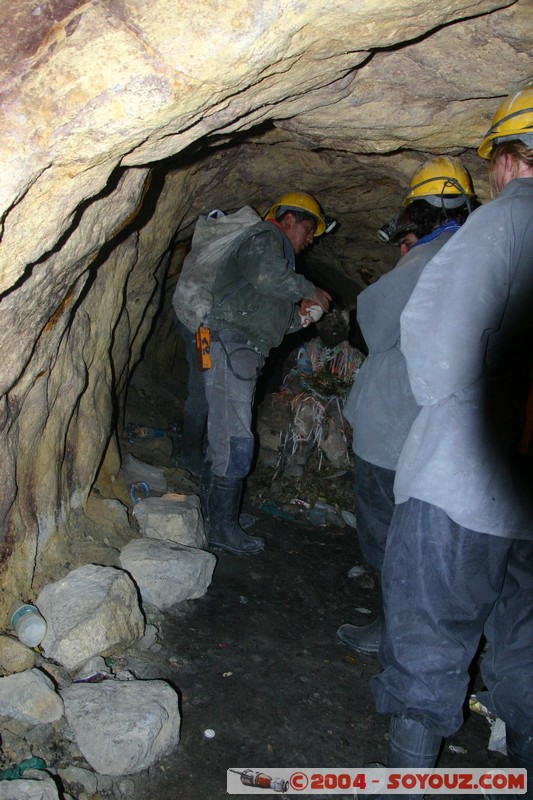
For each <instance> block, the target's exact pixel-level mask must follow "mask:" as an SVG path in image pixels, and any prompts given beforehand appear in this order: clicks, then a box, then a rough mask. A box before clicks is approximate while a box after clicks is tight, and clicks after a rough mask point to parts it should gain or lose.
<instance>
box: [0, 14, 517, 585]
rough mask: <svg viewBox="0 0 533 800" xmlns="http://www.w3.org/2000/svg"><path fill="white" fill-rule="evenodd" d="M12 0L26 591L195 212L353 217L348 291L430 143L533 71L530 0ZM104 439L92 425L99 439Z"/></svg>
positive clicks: (465, 147)
mask: <svg viewBox="0 0 533 800" xmlns="http://www.w3.org/2000/svg"><path fill="white" fill-rule="evenodd" d="M10 5H11V4H7V3H4V4H3V6H2V7H1V8H0V23H1V24H0V39H1V47H0V53H1V55H0V67H1V92H2V117H3V129H2V137H1V139H0V150H1V154H2V170H1V171H0V209H1V216H0V225H1V228H0V234H1V240H0V298H1V303H2V328H1V329H0V337H1V339H0V341H1V347H2V355H3V359H2V365H1V367H0V435H1V436H2V443H1V446H2V450H3V453H4V458H3V463H2V470H3V474H2V476H1V478H2V480H1V484H2V486H1V488H0V531H1V533H0V540H1V541H2V542H3V544H4V548H5V550H4V552H5V554H7V555H9V557H10V559H11V568H10V570H9V575H10V579H9V585H10V586H11V587H13V586H15V584H16V583H17V582H18V583H19V585H25V586H28V585H29V584H30V582H31V578H32V575H33V571H34V569H35V564H36V562H37V561H38V559H39V554H40V553H41V552H42V550H43V548H45V546H46V545H47V543H48V542H49V540H50V539H51V538H53V536H54V535H55V534H56V532H57V531H58V530H59V529H60V528H61V526H64V525H65V524H66V520H68V518H69V514H70V513H71V512H72V510H73V509H76V508H82V507H83V506H84V504H85V502H86V500H87V496H88V493H89V491H90V488H91V486H92V484H93V482H94V479H95V476H96V474H97V472H98V469H99V466H100V464H101V463H102V459H103V457H104V455H105V453H106V448H108V445H109V441H110V435H111V432H112V425H113V423H112V420H113V414H114V412H113V406H114V403H115V400H116V397H117V396H118V397H120V396H121V393H123V392H124V387H125V385H126V382H127V376H128V374H129V372H130V370H131V368H132V365H133V364H134V363H135V362H136V360H138V358H139V354H140V352H141V348H142V345H143V343H144V340H145V339H146V336H147V334H148V331H149V330H150V326H151V324H152V320H153V317H154V314H155V313H156V310H157V303H158V301H159V299H160V295H161V286H162V285H163V283H164V277H165V274H166V271H167V269H168V266H169V264H170V263H171V260H170V255H171V252H172V249H173V248H174V246H175V245H176V243H177V242H179V241H180V240H185V239H187V237H190V234H191V228H192V223H193V221H194V219H195V218H196V216H197V214H198V213H200V212H202V211H206V210H209V209H210V208H213V207H219V208H224V209H230V208H236V207H239V206H240V205H244V204H245V203H248V204H251V205H253V206H254V207H255V208H257V209H258V210H260V211H262V210H265V209H266V207H267V206H268V204H269V203H270V202H271V201H272V200H273V199H274V198H275V197H276V196H277V195H278V194H279V193H280V192H283V191H286V190H290V189H292V188H300V189H304V190H308V191H310V192H312V193H313V194H315V195H316V196H317V197H318V198H319V200H320V201H321V203H322V205H323V206H324V208H325V210H326V212H327V213H328V214H330V215H331V216H333V217H335V218H336V219H337V220H338V221H339V222H340V227H339V229H338V231H337V232H336V233H335V234H332V235H330V236H329V237H327V238H326V239H324V240H323V241H322V242H321V243H320V245H319V246H318V247H317V248H315V250H314V252H313V253H312V254H311V257H310V262H311V264H312V266H313V269H314V271H315V273H316V274H318V275H319V276H320V277H321V280H322V283H323V284H327V283H328V282H331V283H332V285H334V286H335V289H336V293H337V296H338V297H339V298H340V299H342V300H343V301H348V302H349V301H351V300H353V298H354V297H355V295H356V294H357V291H358V290H360V289H361V288H362V287H363V286H364V285H366V284H367V283H368V282H369V281H371V280H373V279H374V278H375V277H376V276H377V275H379V274H380V272H382V271H383V270H385V269H387V268H389V267H390V266H391V265H392V264H393V263H394V260H395V258H396V255H397V251H396V250H395V248H392V247H387V246H384V245H382V244H380V243H379V242H377V239H376V235H375V231H376V229H377V228H378V227H379V226H380V225H381V224H382V223H383V222H385V221H387V220H388V219H389V218H390V217H391V216H392V215H393V214H394V213H395V212H396V210H397V208H398V205H399V202H400V198H401V190H402V187H403V186H405V185H406V182H407V180H408V178H409V176H410V174H411V173H412V172H413V170H414V169H415V168H416V167H417V166H418V165H419V164H420V163H421V161H422V160H424V159H425V158H426V157H427V156H428V155H429V154H441V153H447V154H451V155H455V156H458V157H459V158H460V159H461V160H462V162H463V164H464V165H465V166H467V167H468V168H469V169H470V171H471V173H472V176H473V178H474V182H475V185H476V189H477V191H478V194H479V196H480V198H481V199H483V200H486V199H488V184H487V179H486V165H485V163H484V162H483V161H482V160H481V159H480V158H479V157H478V156H477V154H476V148H477V146H478V144H479V142H480V140H481V138H482V136H483V133H484V132H485V130H486V129H487V128H488V126H489V124H490V120H491V118H492V116H493V114H494V112H495V110H496V108H497V106H498V103H499V101H500V99H501V98H502V97H504V96H506V95H507V94H509V92H511V91H512V90H514V89H516V88H517V87H520V86H522V85H524V84H525V83H527V82H529V81H531V80H532V78H533V66H532V57H531V53H532V51H533V24H532V22H533V6H532V3H531V0H516V2H512V0H442V2H439V3H435V2H428V0H380V2H377V0H358V1H357V2H354V0H320V2H318V0H306V2H305V3H304V2H301V0H278V1H277V2H276V0H272V2H269V3H265V2H263V0H229V2H224V3H222V2H220V0H197V1H196V2H195V3H185V4H183V3H182V4H180V5H179V6H178V5H176V4H175V3H174V2H170V0H151V2H150V3H147V2H145V0H92V2H85V3H82V2H79V0H48V1H47V2H43V3H41V4H37V2H30V1H29V0H20V2H18V3H17V5H16V9H13V8H8V6H10ZM89 432H90V435H89Z"/></svg>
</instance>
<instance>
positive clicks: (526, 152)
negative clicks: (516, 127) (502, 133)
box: [489, 139, 533, 197]
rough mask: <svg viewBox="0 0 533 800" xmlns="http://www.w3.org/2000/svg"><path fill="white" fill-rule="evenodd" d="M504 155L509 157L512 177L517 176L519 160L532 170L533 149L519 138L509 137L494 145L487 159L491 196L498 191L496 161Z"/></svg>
mask: <svg viewBox="0 0 533 800" xmlns="http://www.w3.org/2000/svg"><path fill="white" fill-rule="evenodd" d="M504 156H510V157H511V162H512V165H513V178H518V172H519V169H520V162H521V163H522V164H525V165H526V166H527V167H528V168H529V169H530V170H532V171H533V150H532V149H531V147H528V146H527V144H524V142H521V141H520V139H509V140H508V141H507V140H506V141H503V142H500V143H499V144H497V145H494V147H493V148H492V152H491V154H490V161H489V181H490V188H491V191H492V195H493V197H495V196H496V195H497V194H498V192H499V189H498V186H497V185H496V170H497V166H498V162H499V161H500V159H501V158H504Z"/></svg>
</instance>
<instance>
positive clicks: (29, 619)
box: [9, 602, 46, 647]
mask: <svg viewBox="0 0 533 800" xmlns="http://www.w3.org/2000/svg"><path fill="white" fill-rule="evenodd" d="M9 620H10V623H11V627H12V628H13V630H14V631H15V633H16V635H17V637H18V639H19V640H20V641H21V642H22V644H25V645H26V646H27V647H37V645H38V644H41V642H42V640H43V639H44V637H45V634H46V620H45V619H44V617H43V616H42V614H41V613H40V611H39V609H38V608H36V607H35V606H32V605H31V604H30V603H20V602H17V603H15V604H14V605H13V606H12V607H11V611H10V612H9Z"/></svg>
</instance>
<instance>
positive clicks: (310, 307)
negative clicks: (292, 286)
mask: <svg viewBox="0 0 533 800" xmlns="http://www.w3.org/2000/svg"><path fill="white" fill-rule="evenodd" d="M323 313H324V312H323V311H322V309H321V308H320V306H319V305H316V304H314V303H311V301H310V300H302V302H301V303H300V322H301V325H302V328H307V327H308V326H309V325H311V324H312V323H313V322H318V320H319V319H320V317H321V316H322V314H323Z"/></svg>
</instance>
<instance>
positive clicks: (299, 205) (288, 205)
mask: <svg viewBox="0 0 533 800" xmlns="http://www.w3.org/2000/svg"><path fill="white" fill-rule="evenodd" d="M285 211H304V212H305V213H306V214H310V215H311V216H312V217H314V218H315V219H316V230H315V233H314V236H320V235H321V234H323V233H324V231H325V230H326V220H325V219H324V214H323V212H322V209H321V208H320V206H319V204H318V203H317V201H316V200H315V198H314V197H312V196H311V195H310V194H307V193H306V192H287V193H286V194H283V195H281V197H279V198H278V199H277V200H276V202H275V203H274V205H273V206H272V208H270V209H269V211H268V212H267V214H266V216H265V219H276V217H279V216H281V214H283V213H284V212H285Z"/></svg>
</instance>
